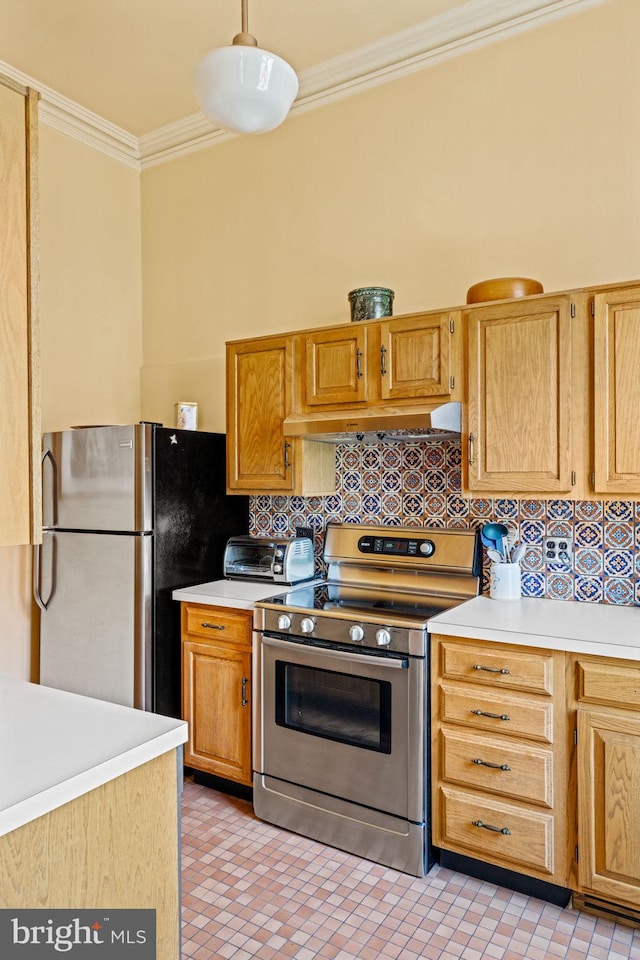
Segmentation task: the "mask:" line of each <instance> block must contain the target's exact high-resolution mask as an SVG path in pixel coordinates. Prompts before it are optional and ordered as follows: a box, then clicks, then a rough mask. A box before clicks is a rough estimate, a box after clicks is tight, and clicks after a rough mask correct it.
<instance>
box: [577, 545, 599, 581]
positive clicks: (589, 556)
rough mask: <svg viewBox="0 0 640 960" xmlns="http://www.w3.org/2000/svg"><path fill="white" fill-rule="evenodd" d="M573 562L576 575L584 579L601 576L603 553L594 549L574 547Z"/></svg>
mask: <svg viewBox="0 0 640 960" xmlns="http://www.w3.org/2000/svg"><path fill="white" fill-rule="evenodd" d="M573 562H574V567H575V572H576V573H577V574H581V575H583V576H585V577H595V576H602V572H603V570H604V551H602V550H600V549H597V548H594V547H576V548H575V550H574V553H573Z"/></svg>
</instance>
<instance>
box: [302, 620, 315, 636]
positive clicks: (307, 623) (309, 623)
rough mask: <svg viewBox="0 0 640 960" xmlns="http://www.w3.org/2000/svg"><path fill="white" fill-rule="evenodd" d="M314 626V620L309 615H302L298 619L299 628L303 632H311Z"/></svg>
mask: <svg viewBox="0 0 640 960" xmlns="http://www.w3.org/2000/svg"><path fill="white" fill-rule="evenodd" d="M314 627H315V623H314V621H313V620H312V619H311V617H303V618H302V620H301V621H300V629H301V630H302V632H303V633H313V628H314Z"/></svg>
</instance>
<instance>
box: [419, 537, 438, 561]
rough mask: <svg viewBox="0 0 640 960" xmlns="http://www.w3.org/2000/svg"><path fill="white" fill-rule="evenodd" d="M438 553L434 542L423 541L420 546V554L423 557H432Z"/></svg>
mask: <svg viewBox="0 0 640 960" xmlns="http://www.w3.org/2000/svg"><path fill="white" fill-rule="evenodd" d="M435 552H436V545H435V543H434V542H433V540H423V541H422V543H421V544H420V553H421V554H422V556H423V557H432V556H433V554H434V553H435Z"/></svg>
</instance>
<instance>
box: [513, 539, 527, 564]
mask: <svg viewBox="0 0 640 960" xmlns="http://www.w3.org/2000/svg"><path fill="white" fill-rule="evenodd" d="M525 550H526V547H525V545H524V543H521V544H520V545H519V546H518V547H516V548H515V549H514V550H513V551H512V553H511V563H518V561H519V560H521V559H522V557H523V556H524V551H525Z"/></svg>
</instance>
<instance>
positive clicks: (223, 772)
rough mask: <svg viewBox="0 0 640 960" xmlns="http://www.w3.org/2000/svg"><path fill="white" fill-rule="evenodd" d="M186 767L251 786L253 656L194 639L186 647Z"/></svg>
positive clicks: (247, 652) (236, 649) (249, 653)
mask: <svg viewBox="0 0 640 960" xmlns="http://www.w3.org/2000/svg"><path fill="white" fill-rule="evenodd" d="M182 670H183V679H182V682H183V719H185V720H187V722H188V724H189V739H188V741H187V744H186V747H185V757H184V760H185V764H187V766H191V767H195V768H196V769H197V770H203V771H206V772H207V773H212V774H214V775H216V776H218V777H224V778H226V779H227V780H235V781H236V782H238V783H244V784H250V783H251V652H250V650H249V649H248V648H246V647H237V646H234V645H232V644H223V643H220V644H216V643H206V642H203V641H197V640H193V639H191V638H190V637H189V636H187V638H186V639H185V640H184V641H183V645H182Z"/></svg>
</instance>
